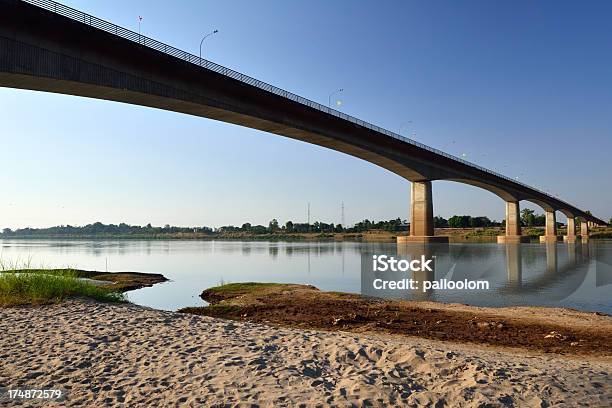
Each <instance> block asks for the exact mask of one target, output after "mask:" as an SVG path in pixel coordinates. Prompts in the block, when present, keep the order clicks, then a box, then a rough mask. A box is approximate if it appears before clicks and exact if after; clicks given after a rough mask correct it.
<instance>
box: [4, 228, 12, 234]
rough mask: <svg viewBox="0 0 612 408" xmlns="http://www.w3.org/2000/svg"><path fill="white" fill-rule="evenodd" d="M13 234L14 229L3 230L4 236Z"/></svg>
mask: <svg viewBox="0 0 612 408" xmlns="http://www.w3.org/2000/svg"><path fill="white" fill-rule="evenodd" d="M12 232H13V230H12V229H10V228H5V229H3V230H2V233H3V234H4V235H8V234H10V233H12Z"/></svg>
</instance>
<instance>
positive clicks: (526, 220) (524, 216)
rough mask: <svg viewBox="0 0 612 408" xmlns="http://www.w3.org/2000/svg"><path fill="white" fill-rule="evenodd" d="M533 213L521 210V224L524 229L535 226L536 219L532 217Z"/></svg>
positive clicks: (526, 209)
mask: <svg viewBox="0 0 612 408" xmlns="http://www.w3.org/2000/svg"><path fill="white" fill-rule="evenodd" d="M534 213H535V211H533V210H532V209H530V208H523V209H522V210H521V222H522V223H523V225H524V226H526V227H533V226H534V225H535V220H536V217H535V215H534Z"/></svg>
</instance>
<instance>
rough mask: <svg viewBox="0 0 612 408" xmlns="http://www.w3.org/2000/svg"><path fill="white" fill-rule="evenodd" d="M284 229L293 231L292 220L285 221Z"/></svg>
mask: <svg viewBox="0 0 612 408" xmlns="http://www.w3.org/2000/svg"><path fill="white" fill-rule="evenodd" d="M285 231H287V232H293V222H292V221H287V222H286V223H285Z"/></svg>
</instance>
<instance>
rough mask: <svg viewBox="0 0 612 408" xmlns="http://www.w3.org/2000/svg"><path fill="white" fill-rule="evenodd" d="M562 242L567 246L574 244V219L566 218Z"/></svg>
mask: <svg viewBox="0 0 612 408" xmlns="http://www.w3.org/2000/svg"><path fill="white" fill-rule="evenodd" d="M563 241H565V242H567V243H568V244H573V243H575V242H576V220H575V218H574V217H567V233H566V234H565V235H564V236H563Z"/></svg>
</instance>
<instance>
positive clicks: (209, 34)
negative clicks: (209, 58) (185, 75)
mask: <svg viewBox="0 0 612 408" xmlns="http://www.w3.org/2000/svg"><path fill="white" fill-rule="evenodd" d="M218 32H219V30H213V31H211V32H210V33H208V34H206V35H205V36H204V37H202V41H200V65H202V44H203V43H204V40H205V39H207V38H208V37H210V36H211V35H213V34H217V33H218Z"/></svg>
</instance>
